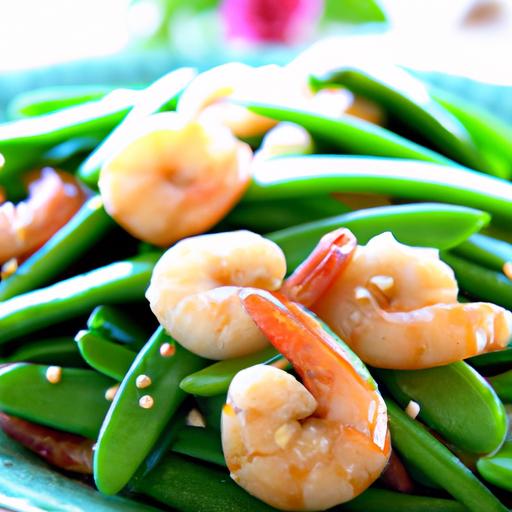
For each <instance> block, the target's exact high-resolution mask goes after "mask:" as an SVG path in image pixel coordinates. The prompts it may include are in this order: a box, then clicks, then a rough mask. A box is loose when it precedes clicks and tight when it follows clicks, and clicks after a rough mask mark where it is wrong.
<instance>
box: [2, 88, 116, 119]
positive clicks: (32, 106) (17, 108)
mask: <svg viewBox="0 0 512 512" xmlns="http://www.w3.org/2000/svg"><path fill="white" fill-rule="evenodd" d="M113 89H114V88H113V87H112V86H107V85H57V86H53V87H43V88H40V89H33V90H31V91H27V92H23V93H21V94H18V95H17V96H15V97H14V99H12V100H11V101H10V102H9V103H8V105H7V107H6V112H7V116H8V117H9V118H10V119H19V118H22V117H34V116H40V115H45V114H51V113H52V112H55V111H57V110H61V109H63V108H68V107H74V106H76V105H81V104H83V103H87V102H89V101H97V100H101V99H102V98H104V97H105V96H106V95H107V94H109V93H110V92H112V91H113Z"/></svg>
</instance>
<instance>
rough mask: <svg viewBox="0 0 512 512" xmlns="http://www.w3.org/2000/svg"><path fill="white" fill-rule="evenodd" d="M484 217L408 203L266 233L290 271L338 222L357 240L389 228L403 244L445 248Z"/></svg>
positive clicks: (465, 235)
mask: <svg viewBox="0 0 512 512" xmlns="http://www.w3.org/2000/svg"><path fill="white" fill-rule="evenodd" d="M488 221H489V216H488V215H487V214H486V213H484V212H480V211H478V210H473V209H470V208H464V207H459V206H451V205H443V204H435V203H432V204H414V205H413V204H410V205H399V206H383V207H377V208H368V209H366V210H359V211H356V212H350V213H346V214H343V215H339V216H337V217H331V218H329V219H323V220H319V221H315V222H310V223H308V224H303V225H301V226H295V227H291V228H288V229H284V230H282V231H277V232H274V233H270V234H268V235H267V237H268V238H270V239H271V240H273V241H274V242H276V243H277V244H278V245H279V246H280V247H281V249H282V250H283V251H284V253H285V255H286V261H287V265H288V271H289V272H290V271H292V270H293V269H294V268H295V267H296V266H297V265H299V264H300V263H301V262H302V261H303V260H304V259H305V258H306V256H307V255H308V254H309V253H310V252H311V251H312V250H313V248H314V247H315V246H316V244H317V243H318V240H320V238H321V237H322V235H324V234H326V233H328V232H329V231H332V230H333V229H336V228H339V227H341V226H345V227H347V228H349V229H350V230H352V231H353V232H354V234H355V235H356V237H357V238H358V241H359V243H361V244H364V243H366V242H367V241H368V240H369V239H370V238H371V237H373V236H375V235H377V234H379V233H382V232H383V231H391V232H392V233H393V234H394V235H395V236H396V237H397V239H398V240H400V241H401V242H403V243H406V244H410V245H420V246H426V247H437V248H447V247H453V246H455V245H458V244H459V243H460V242H462V241H463V240H465V239H466V238H468V237H469V236H470V235H471V234H473V233H475V232H477V231H479V230H480V229H481V228H482V227H483V226H484V225H485V224H487V222H488Z"/></svg>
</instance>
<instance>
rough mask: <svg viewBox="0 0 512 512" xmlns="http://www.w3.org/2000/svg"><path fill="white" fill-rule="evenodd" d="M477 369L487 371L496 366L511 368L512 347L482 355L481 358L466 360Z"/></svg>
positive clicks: (475, 357)
mask: <svg viewBox="0 0 512 512" xmlns="http://www.w3.org/2000/svg"><path fill="white" fill-rule="evenodd" d="M466 363H469V364H470V365H471V366H474V367H475V368H478V369H482V370H486V369H488V368H492V367H495V366H498V367H501V366H504V365H506V366H510V365H511V364H512V347H510V348H505V349H503V350H498V351H496V352H488V353H487V354H480V355H479V356H474V357H470V358H469V359H466Z"/></svg>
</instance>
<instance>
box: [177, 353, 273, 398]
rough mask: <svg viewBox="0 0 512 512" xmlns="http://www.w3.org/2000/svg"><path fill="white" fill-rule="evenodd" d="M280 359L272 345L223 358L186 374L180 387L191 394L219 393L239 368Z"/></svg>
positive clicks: (224, 390)
mask: <svg viewBox="0 0 512 512" xmlns="http://www.w3.org/2000/svg"><path fill="white" fill-rule="evenodd" d="M282 359H283V357H282V356H281V355H280V354H279V353H278V352H277V351H276V349H275V348H274V347H268V348H266V349H264V350H262V351H261V352H257V353H256V354H250V355H248V356H244V357H237V358H234V359H225V360H224V361H219V362H218V363H214V364H212V365H211V366H208V367H206V368H204V369H202V370H199V371H198V372H196V373H192V374H191V375H188V376H187V377H185V378H184V379H183V380H182V381H181V382H180V388H181V389H183V391H185V392H186V393H190V394H191V395H200V396H215V395H219V394H221V393H226V392H227V390H228V387H229V384H230V383H231V381H232V380H233V377H234V376H235V375H236V374H237V373H238V372H239V371H240V370H243V369H244V368H248V367H249V366H253V365H255V364H270V363H273V362H275V361H279V360H282Z"/></svg>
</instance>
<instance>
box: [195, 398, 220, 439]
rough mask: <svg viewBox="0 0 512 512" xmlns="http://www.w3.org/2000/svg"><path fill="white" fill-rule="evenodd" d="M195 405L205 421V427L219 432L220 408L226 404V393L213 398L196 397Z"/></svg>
mask: <svg viewBox="0 0 512 512" xmlns="http://www.w3.org/2000/svg"><path fill="white" fill-rule="evenodd" d="M196 400H197V405H198V406H199V409H200V411H201V412H202V413H203V416H204V418H205V420H206V426H207V427H208V428H213V429H215V430H217V431H220V418H221V413H222V407H223V406H224V404H225V403H226V393H221V394H220V395H215V396H208V397H204V396H197V397H196Z"/></svg>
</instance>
